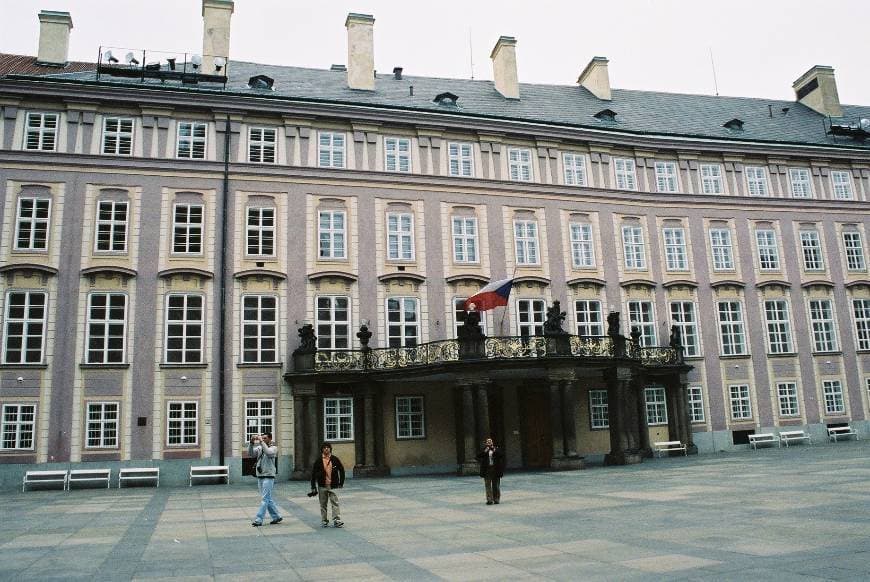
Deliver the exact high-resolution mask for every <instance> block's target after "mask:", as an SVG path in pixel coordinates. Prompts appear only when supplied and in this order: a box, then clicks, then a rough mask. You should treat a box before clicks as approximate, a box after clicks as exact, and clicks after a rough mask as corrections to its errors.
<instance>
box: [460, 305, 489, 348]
mask: <svg viewBox="0 0 870 582" xmlns="http://www.w3.org/2000/svg"><path fill="white" fill-rule="evenodd" d="M470 307H471V309H469V310H468V311H466V312H465V320H464V321H463V322H462V325H461V326H460V327H459V329H458V330H457V336H458V338H459V340H460V341H463V342H465V341H477V340H482V339H483V338H484V337H485V336H484V334H483V328H481V327H480V312H479V311H477V310H476V309H474V304H471V305H470Z"/></svg>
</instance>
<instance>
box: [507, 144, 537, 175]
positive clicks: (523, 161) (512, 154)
mask: <svg viewBox="0 0 870 582" xmlns="http://www.w3.org/2000/svg"><path fill="white" fill-rule="evenodd" d="M508 169H509V171H510V178H511V180H513V181H514V182H531V181H532V152H531V150H529V149H526V148H508Z"/></svg>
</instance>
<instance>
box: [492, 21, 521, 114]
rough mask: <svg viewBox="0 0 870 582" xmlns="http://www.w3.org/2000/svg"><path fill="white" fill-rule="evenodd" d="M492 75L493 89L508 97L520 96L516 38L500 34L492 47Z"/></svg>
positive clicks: (517, 97) (515, 97)
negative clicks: (493, 80)
mask: <svg viewBox="0 0 870 582" xmlns="http://www.w3.org/2000/svg"><path fill="white" fill-rule="evenodd" d="M489 58H491V59H492V76H493V79H495V89H496V91H498V92H499V93H501V94H502V95H503V96H504V97H507V98H508V99H519V98H520V83H519V80H518V78H517V39H515V38H514V37H512V36H500V37H499V39H498V41H496V43H495V47H494V48H493V49H492V53H490V55H489Z"/></svg>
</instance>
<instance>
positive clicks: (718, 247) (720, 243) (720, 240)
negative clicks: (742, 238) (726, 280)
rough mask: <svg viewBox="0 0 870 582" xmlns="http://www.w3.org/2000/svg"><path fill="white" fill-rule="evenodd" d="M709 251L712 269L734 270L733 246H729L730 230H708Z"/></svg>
mask: <svg viewBox="0 0 870 582" xmlns="http://www.w3.org/2000/svg"><path fill="white" fill-rule="evenodd" d="M710 252H711V253H712V254H713V270H714V271H733V270H734V248H733V247H732V246H731V231H730V230H729V229H727V228H714V229H712V230H711V231H710Z"/></svg>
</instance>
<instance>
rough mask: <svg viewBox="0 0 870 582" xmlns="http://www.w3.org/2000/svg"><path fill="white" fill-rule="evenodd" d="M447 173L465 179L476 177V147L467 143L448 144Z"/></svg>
mask: <svg viewBox="0 0 870 582" xmlns="http://www.w3.org/2000/svg"><path fill="white" fill-rule="evenodd" d="M447 173H448V175H450V176H460V177H463V178H473V177H474V146H472V144H470V143H466V142H448V143H447Z"/></svg>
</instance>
